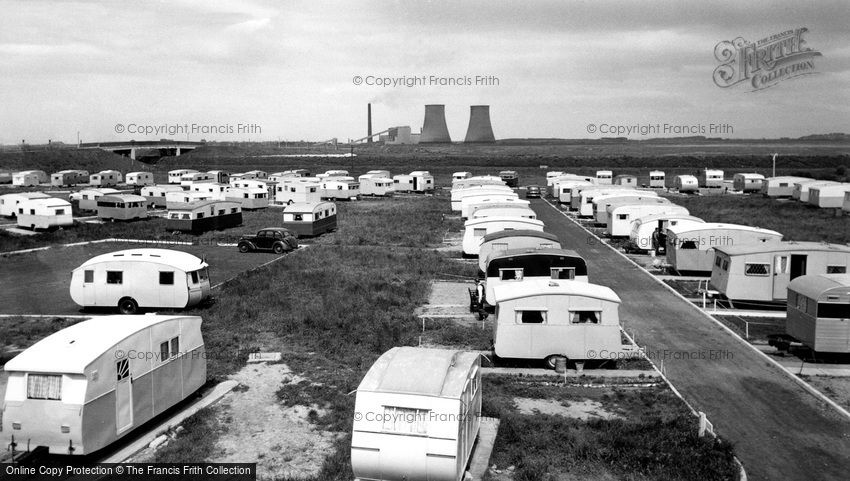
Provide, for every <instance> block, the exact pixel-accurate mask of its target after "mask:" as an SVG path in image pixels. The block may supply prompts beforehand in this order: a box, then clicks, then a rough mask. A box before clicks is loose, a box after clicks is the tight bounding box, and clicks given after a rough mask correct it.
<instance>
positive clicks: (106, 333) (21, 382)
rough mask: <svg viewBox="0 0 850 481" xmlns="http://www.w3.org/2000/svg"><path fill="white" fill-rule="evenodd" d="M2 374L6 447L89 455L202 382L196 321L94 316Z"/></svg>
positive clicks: (22, 355)
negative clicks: (4, 382) (4, 386)
mask: <svg viewBox="0 0 850 481" xmlns="http://www.w3.org/2000/svg"><path fill="white" fill-rule="evenodd" d="M148 354H150V355H148ZM153 354H155V355H153ZM4 370H5V371H6V373H8V376H9V377H8V381H7V385H6V390H5V391H6V396H5V399H4V400H3V406H4V410H3V416H2V420H0V421H2V429H0V436H2V440H3V443H2V444H3V446H4V447H5V448H7V449H9V446H12V447H14V446H13V444H12V443H17V449H18V450H24V449H34V448H36V447H38V446H44V447H46V448H47V451H48V452H49V453H51V454H62V455H78V456H82V455H89V454H91V453H93V452H95V451H98V450H101V449H103V448H105V447H107V446H109V445H110V444H112V443H113V442H115V441H117V440H118V439H121V438H122V437H124V436H126V435H127V434H129V433H130V432H132V431H133V430H134V429H136V428H138V427H139V426H141V425H143V424H145V423H146V422H148V421H149V420H151V419H153V418H154V417H156V416H158V415H160V414H162V413H164V412H165V411H167V410H168V409H169V408H171V407H173V406H174V405H176V404H178V403H179V402H181V401H183V400H184V399H187V398H189V397H190V396H192V395H193V394H194V393H195V392H196V391H197V390H198V389H200V387H201V386H203V385H204V383H205V382H206V380H207V364H206V355H205V352H204V338H203V336H202V334H201V318H200V317H196V316H156V315H145V316H101V317H95V318H93V319H89V320H86V321H82V322H79V323H77V324H74V325H73V326H70V327H66V328H65V329H62V330H60V331H57V332H55V333H53V334H51V335H49V336H47V337H45V338H44V339H42V340H40V341H38V342H36V343H35V344H33V345H32V346H30V347H29V348H28V349H26V350H25V351H23V352H22V353H20V354H18V355H17V356H15V357H14V358H12V360H11V361H9V362H7V363H6V365H5V366H4ZM33 469H35V468H33Z"/></svg>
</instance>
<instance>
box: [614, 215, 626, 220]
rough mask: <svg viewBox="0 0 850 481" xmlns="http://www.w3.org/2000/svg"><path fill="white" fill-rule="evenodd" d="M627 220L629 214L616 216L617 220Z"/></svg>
mask: <svg viewBox="0 0 850 481" xmlns="http://www.w3.org/2000/svg"><path fill="white" fill-rule="evenodd" d="M628 218H629V214H617V219H620V220H626V219H628Z"/></svg>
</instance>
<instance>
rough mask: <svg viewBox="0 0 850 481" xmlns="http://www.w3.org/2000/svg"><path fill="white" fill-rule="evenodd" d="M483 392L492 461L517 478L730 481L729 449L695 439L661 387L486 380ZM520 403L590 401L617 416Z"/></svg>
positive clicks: (682, 409)
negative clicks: (576, 414) (533, 409)
mask: <svg viewBox="0 0 850 481" xmlns="http://www.w3.org/2000/svg"><path fill="white" fill-rule="evenodd" d="M482 389H483V390H484V391H483V392H485V393H486V396H485V398H484V405H483V414H484V415H485V416H494V417H498V418H500V420H501V425H500V426H499V433H498V436H497V437H496V444H495V446H494V449H493V456H492V458H491V459H490V463H491V464H492V465H496V466H497V467H498V468H501V469H502V470H505V469H506V468H508V467H510V466H514V467H515V471H514V473H513V479H514V480H558V479H629V480H642V479H680V480H685V479H693V480H709V479H717V480H720V479H734V478H735V472H734V467H733V464H732V455H733V453H732V451H733V449H732V446H730V445H729V444H727V443H724V442H723V441H722V440H719V439H712V438H709V437H705V438H700V437H699V436H698V433H697V424H696V420H695V418H694V416H693V415H692V414H691V412H690V411H689V410H688V409H687V407H686V406H685V405H684V403H682V402H681V401H680V400H679V399H678V398H677V397H676V396H675V395H673V393H672V392H670V391H669V390H668V389H666V388H664V387H642V388H624V387H623V388H618V387H616V386H614V387H605V388H592V389H591V388H578V387H562V386H558V385H557V384H552V383H548V382H541V381H535V380H533V379H529V378H516V377H509V376H487V377H486V378H485V379H484V383H483V388H482ZM517 398H522V399H529V398H530V399H541V400H550V401H555V403H556V404H561V405H566V406H569V405H570V404H572V403H574V402H582V401H587V400H590V401H592V402H595V403H598V405H599V408H598V409H604V410H605V411H608V412H612V413H613V414H615V415H617V417H616V418H613V419H604V418H597V419H591V420H589V421H584V420H579V419H571V418H569V417H565V416H561V415H555V414H551V413H521V412H519V411H518V409H517ZM491 479H493V478H491Z"/></svg>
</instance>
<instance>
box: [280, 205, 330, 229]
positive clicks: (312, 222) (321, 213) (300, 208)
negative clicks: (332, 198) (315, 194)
mask: <svg viewBox="0 0 850 481" xmlns="http://www.w3.org/2000/svg"><path fill="white" fill-rule="evenodd" d="M282 226H283V227H285V228H287V229H289V230H290V231H291V232H292V233H293V234H295V235H297V236H299V237H312V236H317V235H322V234H324V233H325V232H330V231H334V230H336V204H334V203H333V202H303V203H302V202H293V203H292V204H289V205H287V206H286V207H284V208H283V224H282Z"/></svg>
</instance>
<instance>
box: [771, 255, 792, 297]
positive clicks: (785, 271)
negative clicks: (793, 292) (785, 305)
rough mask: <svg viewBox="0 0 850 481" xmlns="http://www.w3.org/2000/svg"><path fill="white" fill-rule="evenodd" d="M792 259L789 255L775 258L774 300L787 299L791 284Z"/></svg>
mask: <svg viewBox="0 0 850 481" xmlns="http://www.w3.org/2000/svg"><path fill="white" fill-rule="evenodd" d="M790 261H791V259H790V257H789V256H787V255H784V256H782V255H780V256H774V257H773V298H774V299H786V298H787V296H788V284H789V283H790V282H791V275H790V273H791V262H790Z"/></svg>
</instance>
